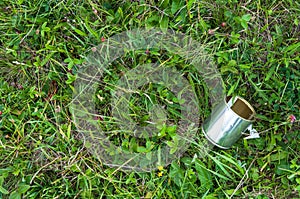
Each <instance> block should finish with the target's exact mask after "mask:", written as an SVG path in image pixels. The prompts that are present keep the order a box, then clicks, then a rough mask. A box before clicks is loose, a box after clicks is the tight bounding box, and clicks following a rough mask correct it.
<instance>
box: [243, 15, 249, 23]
mask: <svg viewBox="0 0 300 199" xmlns="http://www.w3.org/2000/svg"><path fill="white" fill-rule="evenodd" d="M242 19H243V20H245V21H247V22H248V21H250V19H251V15H250V14H245V15H243V16H242Z"/></svg>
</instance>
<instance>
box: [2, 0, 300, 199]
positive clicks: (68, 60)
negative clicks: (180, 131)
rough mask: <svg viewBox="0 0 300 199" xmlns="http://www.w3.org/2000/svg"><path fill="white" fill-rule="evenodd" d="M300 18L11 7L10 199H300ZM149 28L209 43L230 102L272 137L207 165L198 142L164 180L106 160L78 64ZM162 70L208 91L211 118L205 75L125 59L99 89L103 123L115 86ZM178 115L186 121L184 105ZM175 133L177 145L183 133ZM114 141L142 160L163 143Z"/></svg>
mask: <svg viewBox="0 0 300 199" xmlns="http://www.w3.org/2000/svg"><path fill="white" fill-rule="evenodd" d="M299 16H300V4H299V3H297V1H291V0H290V1H275V0H274V1H271V0H267V1H253V2H250V1H241V2H238V1H236V0H231V1H223V0H218V1H211V0H209V1H201V0H186V1H180V0H160V1H154V0H149V1H145V0H140V1H138V0H136V1H100V2H97V1H91V0H88V1H83V0H82V1H80V0H77V1H71V0H64V1H56V0H51V1H44V0H30V1H23V0H18V1H15V0H14V1H8V0H2V1H0V44H1V45H0V74H1V75H0V198H101V197H102V198H201V197H202V198H207V199H209V198H211V199H212V198H226V197H227V198H299V197H300V158H299V156H300V152H299V151H300V141H299V140H300V125H299V124H300V123H299V118H300V114H299V112H300V106H299V99H300V92H299V91H300V57H299V56H300V43H299V42H300V41H299V38H300V23H299V21H300V18H299ZM223 22H225V23H223ZM222 23H223V24H222ZM145 27H147V28H150V27H157V28H162V29H165V28H169V29H173V30H175V31H178V32H182V33H184V34H187V35H189V36H190V37H192V38H193V39H195V40H197V41H199V42H202V43H203V44H205V46H206V47H207V51H208V52H209V53H210V54H211V55H212V56H213V58H214V60H215V62H216V63H217V64H218V69H219V71H220V72H221V74H222V77H223V81H224V83H225V87H226V92H227V94H228V95H232V94H234V95H240V96H242V97H244V98H246V99H247V100H249V102H250V103H251V104H252V105H253V106H254V107H255V109H256V111H257V116H256V121H255V123H254V127H255V128H256V129H257V130H258V131H259V132H261V134H260V135H261V138H260V139H255V140H243V139H240V140H239V141H238V142H237V143H236V144H235V145H234V146H233V147H232V148H231V149H229V150H221V149H218V148H214V150H213V151H210V152H209V154H208V156H206V157H203V158H201V151H202V150H203V149H202V148H201V147H202V146H201V145H198V144H197V141H198V140H197V139H196V141H194V142H193V143H192V144H191V146H190V147H189V149H188V150H187V151H186V152H185V153H184V154H183V155H182V157H181V158H180V159H176V160H174V161H173V162H172V163H171V164H170V165H168V166H164V165H163V168H159V170H156V171H152V172H134V171H121V169H120V168H110V167H108V166H105V165H104V164H103V162H101V160H99V159H97V158H96V157H94V156H93V155H92V154H91V153H90V152H89V150H88V149H87V148H86V147H85V144H86V140H85V139H84V136H83V135H82V134H81V133H79V132H78V130H77V129H76V128H75V124H74V121H73V117H72V114H71V112H70V109H69V108H70V104H71V102H72V95H73V89H74V87H73V86H74V80H75V79H76V72H77V70H78V66H79V65H80V64H82V63H83V62H84V56H86V55H88V54H89V53H90V52H91V51H92V50H93V49H92V48H93V47H96V46H97V45H98V44H100V43H102V42H105V41H104V40H107V39H108V38H110V37H112V36H113V35H116V34H118V33H121V32H123V31H126V30H130V29H134V28H145ZM154 60H155V61H158V62H159V63H165V64H166V65H167V66H171V65H172V64H174V63H180V64H181V65H180V67H181V70H182V74H186V75H187V77H188V79H189V82H190V83H191V84H192V85H193V88H194V89H195V91H196V93H197V94H198V95H200V94H201V93H204V97H202V98H200V99H202V101H201V100H200V103H199V105H200V107H201V119H202V120H203V118H205V117H207V116H208V115H209V112H210V107H209V104H208V103H207V93H206V91H205V86H204V87H203V82H202V80H201V77H200V76H197V75H196V74H195V73H193V70H192V69H191V68H189V67H188V66H186V65H185V64H184V62H182V60H180V59H179V58H178V57H176V56H173V55H172V54H170V53H169V52H166V51H161V50H157V49H150V52H149V53H148V52H147V53H145V52H144V51H143V52H139V53H137V54H134V53H133V54H130V53H129V54H127V55H125V56H124V57H123V58H121V59H119V60H116V61H115V63H114V65H113V67H112V68H111V72H112V75H111V76H109V75H108V76H106V77H105V78H104V79H103V84H101V85H102V86H103V87H101V86H100V87H99V92H101V96H103V99H102V100H99V101H98V102H97V103H98V104H97V106H98V109H99V110H100V111H102V112H101V113H99V114H101V115H105V114H109V113H110V110H109V108H108V107H107V104H108V103H109V100H110V96H109V93H110V87H109V85H110V84H113V83H115V82H116V81H117V80H118V78H119V77H120V76H121V75H122V70H123V69H124V68H131V67H133V66H136V65H138V64H144V63H148V62H149V61H154ZM122 61H123V62H122ZM203 89H204V90H203ZM144 90H146V91H147V92H149V93H151V94H153V96H154V98H155V99H156V100H157V102H158V101H164V100H166V99H167V100H170V99H171V100H172V99H174V96H172V94H170V93H168V91H164V88H158V87H155V86H154V87H151V86H150V85H148V86H145V87H144ZM168 97H169V98H168ZM131 100H132V101H131V102H130V103H131V105H132V106H131V109H132V110H131V111H132V114H133V115H134V117H133V118H134V119H135V120H136V121H138V122H140V123H143V122H145V120H147V114H146V113H147V106H148V105H149V103H150V102H149V101H147V100H148V99H147V97H144V98H143V97H139V95H137V96H136V97H135V98H132V99H131ZM174 102H175V101H174ZM176 102H177V101H176ZM176 102H175V104H176ZM172 110H173V112H172ZM168 114H169V117H170V118H171V119H172V120H174V121H176V119H178V117H179V116H178V114H176V106H175V107H170V111H169V112H168ZM140 115H141V117H139V116H140ZM291 115H294V116H295V117H296V118H297V120H296V121H295V122H293V123H291V122H290V121H289V117H290V116H291ZM143 116H144V118H143ZM141 118H142V119H141ZM139 119H141V120H139ZM104 120H105V118H104ZM105 128H108V130H109V129H110V128H111V129H113V130H116V127H114V126H113V125H111V126H106V127H105ZM165 134H166V135H165V137H164V138H165V139H166V140H168V141H170V142H171V141H172V139H173V137H172V136H173V130H172V128H171V127H170V128H169V129H168V130H166V133H165ZM197 137H199V140H200V139H202V138H201V132H199V135H197ZM111 140H112V141H114V142H115V143H119V144H123V145H124V147H125V148H126V147H127V148H126V150H133V151H135V152H139V150H140V151H143V150H145V148H146V147H147V146H146V145H147V144H146V143H147V142H148V143H150V144H153V147H154V149H157V147H158V145H159V144H161V143H160V141H159V139H152V140H149V139H148V140H142V139H141V140H139V139H134V138H131V137H126V135H125V134H120V135H119V134H116V135H114V136H112V137H111ZM139 144H140V145H139ZM138 146H144V147H143V148H138ZM148 146H149V145H148Z"/></svg>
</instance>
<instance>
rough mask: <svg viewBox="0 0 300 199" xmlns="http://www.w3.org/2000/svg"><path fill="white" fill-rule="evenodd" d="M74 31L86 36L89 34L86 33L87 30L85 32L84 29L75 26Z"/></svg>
mask: <svg viewBox="0 0 300 199" xmlns="http://www.w3.org/2000/svg"><path fill="white" fill-rule="evenodd" d="M74 31H75V32H76V33H77V34H79V35H80V36H84V37H86V36H87V34H86V33H85V32H83V31H81V30H79V29H77V28H74Z"/></svg>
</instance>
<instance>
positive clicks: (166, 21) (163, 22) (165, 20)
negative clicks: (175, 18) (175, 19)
mask: <svg viewBox="0 0 300 199" xmlns="http://www.w3.org/2000/svg"><path fill="white" fill-rule="evenodd" d="M168 25H169V17H167V16H163V17H162V19H161V20H160V28H161V29H162V31H163V32H166V31H167V29H168Z"/></svg>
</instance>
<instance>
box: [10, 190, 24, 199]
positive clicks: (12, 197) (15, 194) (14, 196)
mask: <svg viewBox="0 0 300 199" xmlns="http://www.w3.org/2000/svg"><path fill="white" fill-rule="evenodd" d="M9 199H21V193H19V192H17V191H13V192H12V193H11V194H10V196H9Z"/></svg>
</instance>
